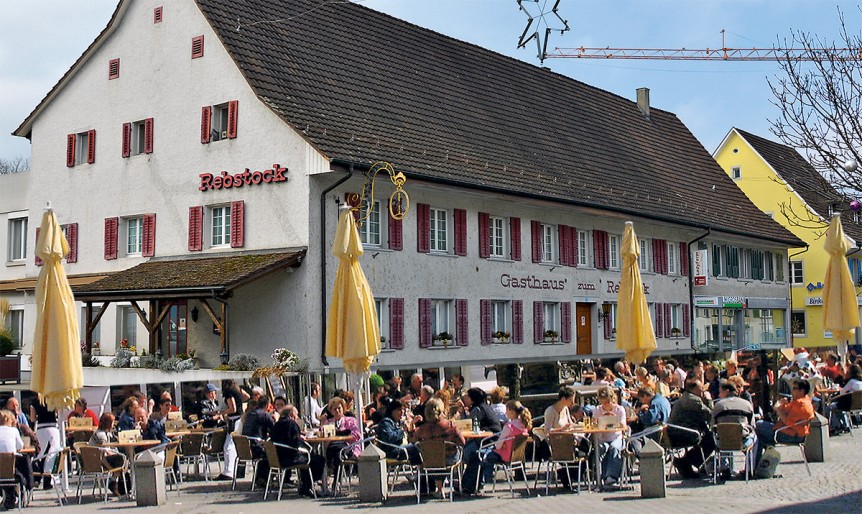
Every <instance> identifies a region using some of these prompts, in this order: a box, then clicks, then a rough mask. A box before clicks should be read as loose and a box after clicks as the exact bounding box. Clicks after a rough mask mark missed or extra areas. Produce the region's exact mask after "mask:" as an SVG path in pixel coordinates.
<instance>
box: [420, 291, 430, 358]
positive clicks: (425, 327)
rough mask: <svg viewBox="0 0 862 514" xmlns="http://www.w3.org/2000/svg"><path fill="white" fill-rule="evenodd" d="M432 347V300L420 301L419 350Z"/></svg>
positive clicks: (422, 299)
mask: <svg viewBox="0 0 862 514" xmlns="http://www.w3.org/2000/svg"><path fill="white" fill-rule="evenodd" d="M429 346H431V299H430V298H420V299H419V348H428V347H429Z"/></svg>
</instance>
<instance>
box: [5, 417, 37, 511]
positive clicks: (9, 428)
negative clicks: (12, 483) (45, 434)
mask: <svg viewBox="0 0 862 514" xmlns="http://www.w3.org/2000/svg"><path fill="white" fill-rule="evenodd" d="M15 422H16V420H15V414H13V413H12V412H11V411H8V410H5V409H4V410H0V453H16V452H17V451H18V450H20V449H22V448H24V440H23V439H21V435H20V434H19V433H18V429H17V428H15V426H14V424H15ZM26 464H27V465H29V464H30V461H29V459H27V460H26ZM15 467H16V478H17V479H18V483H19V484H22V485H23V486H25V487H26V482H25V480H24V476H23V475H21V471H23V470H22V469H21V467H22V464H19V459H15ZM32 487H33V480H32V473H31V476H30V488H31V489H32ZM3 489H4V493H5V496H6V503H5V505H4V506H5V508H6V510H11V509H14V508H15V505H16V504H17V501H18V500H17V497H16V496H15V488H14V487H9V486H7V487H4V488H3Z"/></svg>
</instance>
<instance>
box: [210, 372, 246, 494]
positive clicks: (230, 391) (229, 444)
mask: <svg viewBox="0 0 862 514" xmlns="http://www.w3.org/2000/svg"><path fill="white" fill-rule="evenodd" d="M221 394H222V397H223V398H224V403H225V408H224V410H222V411H221V412H219V415H220V416H221V418H222V419H223V420H224V421H225V422H226V423H227V437H226V438H225V441H224V472H223V473H221V474H220V475H219V476H217V477H216V480H233V476H234V472H235V470H234V461H235V460H236V447H235V446H234V444H233V437H231V434H232V433H233V431H234V429H235V428H236V427H235V423H236V420H237V419H239V417H240V416H241V415H242V402H243V401H244V400H247V399H249V398H250V397H249V395H248V394H247V393H245V392H244V391H242V390H241V389H240V388H239V386H238V385H237V383H236V381H235V380H224V381H222V393H221ZM237 478H240V477H237Z"/></svg>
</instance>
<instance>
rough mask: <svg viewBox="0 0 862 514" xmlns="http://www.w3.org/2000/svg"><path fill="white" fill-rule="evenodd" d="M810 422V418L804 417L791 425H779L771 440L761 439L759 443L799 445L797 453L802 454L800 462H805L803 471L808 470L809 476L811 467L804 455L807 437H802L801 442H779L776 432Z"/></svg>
mask: <svg viewBox="0 0 862 514" xmlns="http://www.w3.org/2000/svg"><path fill="white" fill-rule="evenodd" d="M810 423H811V420H810V419H805V420H802V421H798V422H796V423H794V424H792V425H788V426H786V427H781V428H779V429H777V430H776V431H775V435H774V436H773V440H772V441H762V442H761V444H766V445H767V446H797V447H799V453H801V454H802V462H804V463H805V471H807V472H808V476H811V468H810V467H809V466H808V457H807V456H806V455H805V439H808V438H807V437H806V438H805V439H803V440H802V442H801V443H779V442H778V433H779V432H782V431H785V430H790V429H791V428H793V427H798V426H802V425H808V424H810Z"/></svg>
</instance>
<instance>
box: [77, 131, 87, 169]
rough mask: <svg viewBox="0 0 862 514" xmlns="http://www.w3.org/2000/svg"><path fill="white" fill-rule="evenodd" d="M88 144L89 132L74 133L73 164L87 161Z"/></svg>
mask: <svg viewBox="0 0 862 514" xmlns="http://www.w3.org/2000/svg"><path fill="white" fill-rule="evenodd" d="M89 146H90V133H89V132H86V131H85V132H81V133H79V134H75V166H78V165H79V164H86V163H87V155H88V151H89Z"/></svg>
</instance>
